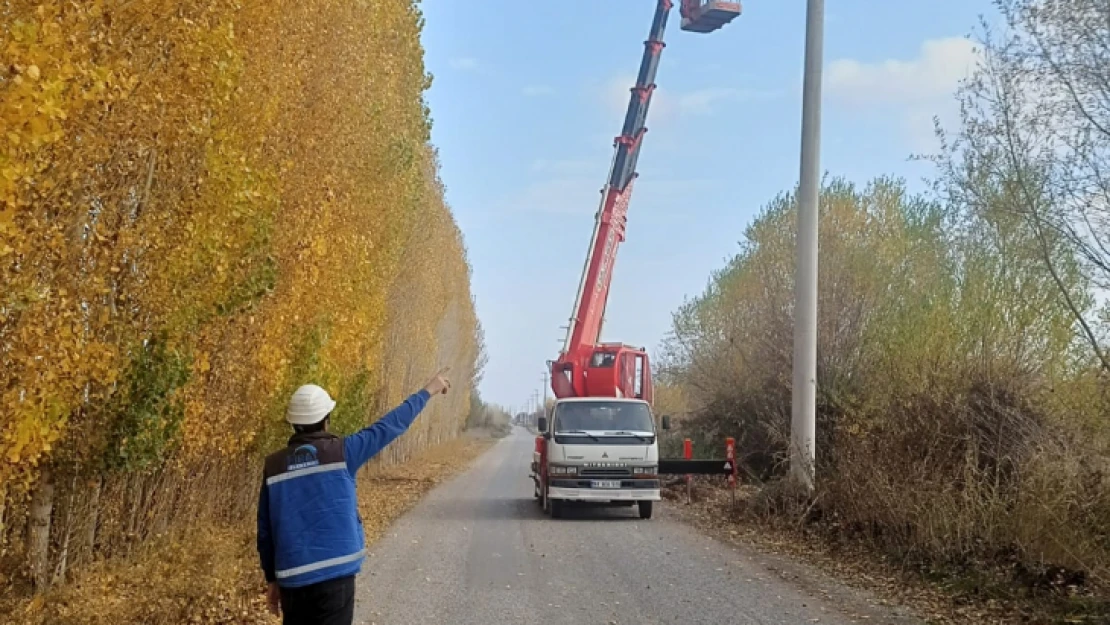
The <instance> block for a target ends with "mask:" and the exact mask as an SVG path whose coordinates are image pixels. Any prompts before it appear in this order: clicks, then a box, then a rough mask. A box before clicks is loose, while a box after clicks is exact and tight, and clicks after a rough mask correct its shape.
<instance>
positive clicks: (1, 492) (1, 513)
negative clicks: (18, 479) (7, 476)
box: [0, 484, 8, 556]
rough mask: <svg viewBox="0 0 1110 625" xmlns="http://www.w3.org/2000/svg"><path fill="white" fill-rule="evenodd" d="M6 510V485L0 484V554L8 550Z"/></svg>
mask: <svg viewBox="0 0 1110 625" xmlns="http://www.w3.org/2000/svg"><path fill="white" fill-rule="evenodd" d="M7 511H8V485H7V484H0V556H2V555H4V554H5V553H7V552H8V525H7V522H6V517H5V513H6V512H7Z"/></svg>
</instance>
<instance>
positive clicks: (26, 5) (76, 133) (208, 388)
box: [0, 0, 480, 587]
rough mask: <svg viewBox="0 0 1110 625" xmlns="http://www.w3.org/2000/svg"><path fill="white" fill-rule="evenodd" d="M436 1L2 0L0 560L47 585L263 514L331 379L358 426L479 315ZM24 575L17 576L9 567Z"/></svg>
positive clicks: (428, 438) (456, 363) (415, 438)
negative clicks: (441, 83)
mask: <svg viewBox="0 0 1110 625" xmlns="http://www.w3.org/2000/svg"><path fill="white" fill-rule="evenodd" d="M422 25H423V24H422V17H421V16H420V14H419V11H418V10H417V9H416V7H415V5H414V2H412V1H411V0H394V1H390V2H365V1H362V2H359V1H354V2H349V1H339V0H307V1H305V0H300V1H297V2H293V1H288V0H266V1H262V0H246V1H241V0H240V1H234V2H233V1H230V0H213V1H210V2H171V1H169V0H130V1H127V2H124V1H122V0H118V1H116V0H90V1H88V2H63V1H61V0H57V1H56V0H36V1H35V2H30V1H26V0H14V1H12V2H5V3H3V4H0V49H2V50H3V55H4V59H5V62H4V64H3V65H4V67H3V68H2V69H0V72H2V73H0V285H3V288H0V437H2V443H3V444H2V447H3V450H4V456H3V458H0V549H2V550H3V554H4V557H3V562H4V563H6V564H5V566H4V568H3V571H2V572H3V575H4V579H6V580H7V581H8V582H9V583H15V584H16V585H17V586H18V585H19V584H20V583H21V580H27V581H33V582H34V583H35V584H36V585H37V586H39V587H43V586H46V585H48V584H50V583H51V582H52V581H59V580H64V579H65V578H66V575H67V573H68V572H69V571H72V570H74V568H75V565H76V566H79V565H81V564H83V563H86V562H90V561H92V560H94V559H96V558H98V557H101V556H108V555H113V554H117V553H125V552H128V551H130V550H132V549H133V548H134V547H135V546H137V545H139V544H141V543H143V542H144V541H145V540H146V539H147V538H148V537H150V536H152V535H155V534H158V533H161V532H164V531H168V530H172V529H173V528H174V527H176V526H178V525H180V524H182V523H187V522H190V521H192V520H195V519H197V518H200V517H205V518H218V519H240V518H242V517H243V515H244V514H245V513H248V512H249V511H250V509H251V505H252V503H253V500H252V497H253V495H254V494H255V492H256V489H257V475H258V470H259V467H258V463H257V458H258V456H259V454H260V453H262V452H263V451H266V450H268V449H269V448H270V447H272V446H274V445H277V444H280V443H281V442H282V441H283V440H284V438H285V437H286V434H287V428H286V426H284V425H283V424H282V422H281V418H282V408H283V405H284V402H285V400H286V398H287V397H288V395H289V393H290V392H291V391H292V390H293V389H294V388H295V387H296V386H297V385H299V384H302V383H305V382H308V381H315V382H316V383H319V384H321V385H323V386H325V387H326V388H327V389H328V390H329V391H330V392H331V393H332V394H333V396H335V397H336V398H337V400H338V403H339V408H338V409H337V412H336V414H335V417H334V419H333V421H334V423H335V426H336V427H337V429H338V430H340V431H341V432H347V431H351V430H353V429H354V428H356V427H358V426H359V425H361V424H363V423H365V422H367V420H368V419H372V418H373V417H374V416H375V415H377V414H380V413H381V412H382V411H384V410H386V409H387V408H389V407H391V406H392V405H393V404H394V403H396V402H398V401H399V400H401V399H402V398H403V397H404V396H405V395H407V394H408V393H410V392H412V391H414V390H415V389H416V388H417V387H418V386H419V384H420V383H422V382H423V381H424V378H426V377H427V376H428V375H429V374H430V373H431V372H432V371H434V370H435V368H436V367H438V366H443V365H451V366H452V367H453V372H452V377H453V379H454V380H455V381H456V385H455V388H456V389H458V390H457V392H454V393H452V394H451V395H449V396H448V397H447V398H444V399H442V400H437V402H436V403H435V404H434V406H433V407H432V408H430V409H429V412H428V413H427V414H425V415H424V416H422V418H421V420H420V421H419V422H418V424H417V425H416V426H415V427H414V429H413V431H412V432H410V433H408V434H406V436H405V437H404V438H403V439H402V440H401V441H399V442H398V443H397V444H396V445H394V446H393V447H392V448H391V449H390V450H389V452H388V453H387V454H384V456H385V457H383V458H382V460H383V461H387V462H388V461H392V460H398V459H403V458H405V457H407V456H408V455H409V454H411V453H412V452H414V451H415V450H418V449H420V448H423V447H425V446H427V445H429V444H431V443H435V442H440V441H444V440H447V439H449V438H452V437H453V436H455V435H456V434H457V433H458V432H459V431H460V429H461V428H462V427H463V423H464V420H465V418H466V415H467V412H468V410H469V406H470V401H469V396H468V394H469V384H468V383H469V382H470V381H472V380H473V379H475V378H476V376H477V371H476V369H477V368H478V367H477V365H478V362H477V355H478V351H479V346H478V343H479V341H480V330H479V328H478V324H477V320H476V317H475V312H474V307H473V304H472V300H471V296H470V293H469V277H470V276H469V267H468V264H467V262H466V257H465V250H464V246H463V241H462V236H461V233H460V232H459V230H458V228H457V226H456V224H455V222H454V219H453V217H452V215H451V213H450V211H449V209H448V207H447V206H446V205H445V204H444V198H443V188H442V185H441V183H440V181H439V179H438V176H437V171H438V163H437V160H436V155H435V152H434V149H433V148H431V146H430V144H429V134H430V125H431V120H430V116H429V111H428V109H427V107H426V105H425V103H424V101H423V93H424V91H425V90H426V89H427V88H428V87H429V85H430V81H431V76H430V75H429V74H427V73H426V71H425V69H424V65H423V50H422V48H421V46H420V43H419V35H420V31H421V28H422ZM0 581H2V580H0Z"/></svg>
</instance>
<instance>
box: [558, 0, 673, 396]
mask: <svg viewBox="0 0 1110 625" xmlns="http://www.w3.org/2000/svg"><path fill="white" fill-rule="evenodd" d="M673 6H674V4H673V2H672V1H671V0H659V1H658V3H657V4H656V7H655V17H654V19H652V22H651V30H650V31H649V33H648V38H647V41H645V42H644V54H643V57H642V59H641V60H640V71H639V74H638V75H637V77H636V84H635V86H633V87H632V94H631V96H630V97H629V101H628V110H627V111H626V113H625V116H624V126H623V128H622V129H621V134H620V136H619V137H617V138H616V139H615V140H614V153H613V161H612V164H611V165H610V167H609V179H608V180H607V181H606V184H605V187H604V188H603V189H602V190H601V205H600V207H599V209H598V212H597V217H596V222H595V224H594V232H593V237H592V238H591V241H590V247H589V249H588V251H587V254H586V263H585V267H584V268H583V271H582V281H581V283H580V284H579V286H578V297H577V298H576V299H575V303H574V310H573V313H572V317H571V319H570V324H569V326H568V327H567V337H566V341H565V343H564V345H563V352H562V354H560V356H559V360H558V361H556V362H555V363H554V364H553V367H552V379H551V386H552V390H553V391H554V392H555V396H556V397H568V396H584V395H586V388H585V381H584V379H583V375H581V374H582V372H583V369H584V367H585V365H586V363H587V361H588V360H589V358H590V355H591V354H592V353H593V351H594V346H595V345H596V344H597V343H598V341H599V339H600V337H601V324H602V320H603V316H604V314H605V303H606V301H607V300H608V297H609V285H610V283H611V282H612V278H613V262H614V261H615V260H616V256H617V248H618V246H620V244H621V243H622V242H623V241H624V233H625V225H626V223H627V216H628V201H629V199H631V196H632V183H633V181H634V180H635V178H636V161H637V160H638V159H639V155H640V146H641V144H642V142H643V138H644V134H645V133H646V132H647V128H646V127H645V125H644V124H645V122H646V121H647V113H648V108H649V106H650V105H651V95H652V92H653V91H654V90H655V75H656V73H657V72H658V70H659V59H660V56H661V54H662V52H663V47H664V46H665V45H666V44H664V43H663V34H664V31H666V28H667V16H668V15H669V13H670V11H671V8H672V7H673Z"/></svg>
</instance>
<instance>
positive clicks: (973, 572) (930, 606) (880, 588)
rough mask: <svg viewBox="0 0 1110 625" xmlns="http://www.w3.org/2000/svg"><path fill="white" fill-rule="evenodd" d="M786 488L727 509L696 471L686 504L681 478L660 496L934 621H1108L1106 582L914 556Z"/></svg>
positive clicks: (740, 498)
mask: <svg viewBox="0 0 1110 625" xmlns="http://www.w3.org/2000/svg"><path fill="white" fill-rule="evenodd" d="M776 484H777V483H776ZM787 490H788V489H784V488H779V487H778V486H768V487H762V488H761V487H757V486H741V487H740V488H738V489H737V494H736V507H735V508H732V507H731V501H730V496H729V494H728V490H727V488H725V487H724V486H723V485H721V484H720V482H719V481H717V480H710V479H704V478H695V482H694V487H693V493H692V494H693V500H694V501H693V504H692V505H686V487H685V485H683V484H680V483H676V484H674V485H671V486H669V487H667V488H666V489H665V491H664V497H665V498H666V499H667V500H669V501H670V502H672V505H671V508H672V510H674V511H675V512H676V513H677V516H678V517H679V518H681V519H683V520H685V521H687V522H689V523H691V524H693V525H695V526H697V527H698V528H699V529H702V530H703V531H706V532H707V533H709V534H711V535H713V536H715V537H717V538H720V539H722V540H724V541H726V542H734V543H738V544H743V545H746V546H749V547H755V548H756V549H757V550H759V551H761V552H763V553H765V554H770V555H771V556H772V557H773V556H785V557H786V558H787V560H786V561H790V560H796V561H800V562H804V563H807V564H810V565H815V566H816V567H817V568H818V569H819V570H820V571H822V572H824V573H826V574H828V575H830V576H832V577H834V578H836V579H838V580H841V581H843V582H845V583H847V584H849V585H850V586H854V587H857V588H863V589H866V590H868V591H871V592H873V593H875V594H876V595H877V596H878V597H879V598H880V602H881V603H883V604H886V605H904V606H907V607H909V608H910V609H912V610H913V611H914V612H915V613H916V614H918V615H919V616H920V617H921V618H923V619H925V620H926V621H927V622H929V623H931V624H937V625H941V624H943V625H963V624H965V623H983V624H992V625H994V624H998V625H1002V624H1011V623H1014V624H1016V623H1022V624H1031V623H1037V624H1042V623H1043V624H1056V623H1060V624H1064V623H1069V624H1070V623H1075V624H1092V625H1093V624H1095V623H1108V622H1110V602H1108V601H1107V599H1106V597H1105V595H1101V596H1100V593H1102V592H1105V589H1099V588H1083V589H1074V588H1073V589H1072V592H1066V591H1063V590H1057V589H1043V588H1038V587H1037V585H1031V584H1029V583H1028V580H1021V579H1016V578H1015V577H1014V576H1013V575H1012V571H1010V570H1008V569H1007V568H1006V567H1004V566H999V564H998V563H997V562H990V561H976V562H973V563H965V565H964V566H961V567H944V566H941V565H938V564H937V563H936V562H929V561H927V560H925V559H920V560H912V559H909V558H906V557H905V555H904V554H901V553H896V552H890V551H888V550H887V549H885V548H883V547H882V546H880V545H878V544H876V543H875V542H874V541H873V540H870V539H868V538H867V537H865V536H864V535H861V534H858V533H856V534H852V533H850V532H847V531H845V529H844V527H842V526H841V525H839V524H837V523H836V522H835V521H832V520H829V519H822V518H821V517H820V515H819V514H816V513H815V510H817V509H818V508H819V506H811V505H810V504H811V503H812V502H810V501H807V500H805V499H804V498H800V497H797V496H796V494H793V493H789V492H787ZM789 568H790V570H792V571H795V572H796V571H797V569H796V568H794V567H789ZM788 577H791V579H793V581H795V582H798V583H801V582H802V581H803V580H798V579H794V578H793V577H792V576H788ZM872 622H874V621H872Z"/></svg>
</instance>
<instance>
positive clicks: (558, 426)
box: [555, 401, 655, 433]
mask: <svg viewBox="0 0 1110 625" xmlns="http://www.w3.org/2000/svg"><path fill="white" fill-rule="evenodd" d="M576 431H577V432H583V431H593V432H654V431H655V428H654V426H653V423H652V419H651V410H650V409H648V407H647V404H641V403H637V402H607V401H597V402H592V401H589V402H587V401H582V402H578V401H576V402H568V403H565V404H561V405H560V406H558V407H557V408H556V409H555V432H556V433H560V432H563V433H570V432H576Z"/></svg>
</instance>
